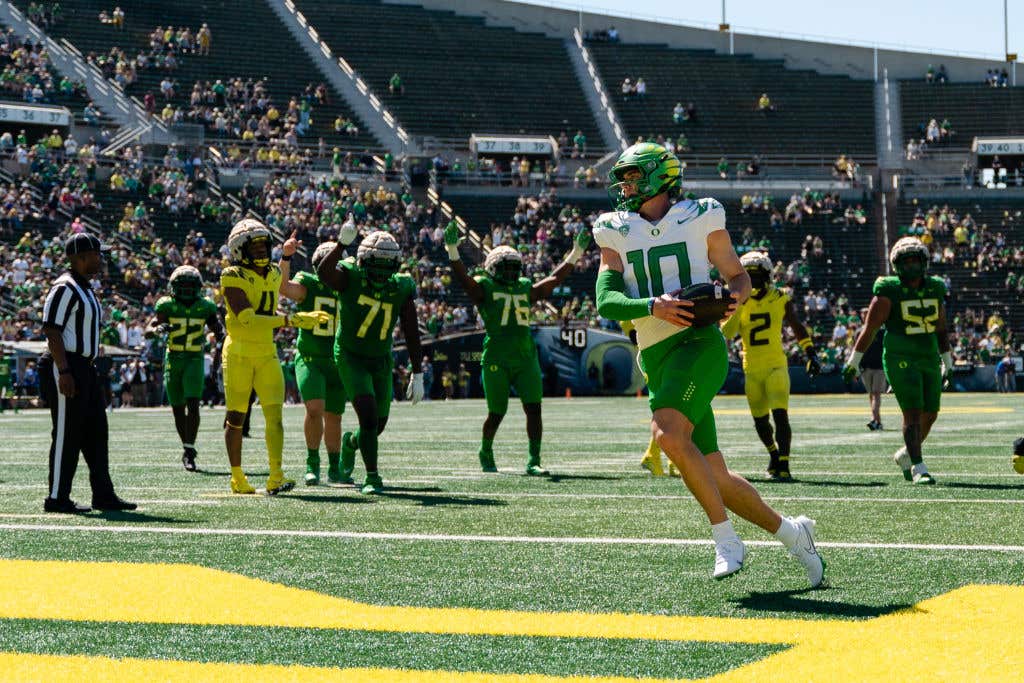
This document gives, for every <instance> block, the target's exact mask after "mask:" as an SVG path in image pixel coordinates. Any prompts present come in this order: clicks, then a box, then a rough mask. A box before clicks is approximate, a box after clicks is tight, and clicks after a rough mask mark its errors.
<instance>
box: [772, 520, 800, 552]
mask: <svg viewBox="0 0 1024 683" xmlns="http://www.w3.org/2000/svg"><path fill="white" fill-rule="evenodd" d="M775 538H777V539H779V540H780V541H782V545H784V546H786V547H787V548H792V547H793V546H795V545H796V541H797V539H798V538H800V528H799V527H798V526H797V525H796V524H795V523H794V522H793V520H791V519H790V518H789V517H783V518H782V524H780V525H779V530H778V531H776V532H775Z"/></svg>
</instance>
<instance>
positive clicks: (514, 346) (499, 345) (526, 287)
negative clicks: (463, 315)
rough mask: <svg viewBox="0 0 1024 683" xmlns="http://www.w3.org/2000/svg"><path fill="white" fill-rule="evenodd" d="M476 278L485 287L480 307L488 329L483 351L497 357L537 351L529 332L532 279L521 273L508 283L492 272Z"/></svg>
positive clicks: (512, 356) (479, 309)
mask: <svg viewBox="0 0 1024 683" xmlns="http://www.w3.org/2000/svg"><path fill="white" fill-rule="evenodd" d="M473 279H474V280H476V281H477V283H478V284H479V285H480V288H481V289H482V290H483V300H482V301H481V302H480V304H479V305H478V306H477V310H478V311H479V312H480V317H481V318H483V321H484V329H485V330H486V332H487V336H486V337H484V353H485V354H487V355H488V356H489V357H490V358H491V359H494V360H504V359H515V358H525V357H530V356H532V355H534V354H535V353H536V345H535V344H534V341H533V337H532V336H531V335H530V291H531V290H532V289H533V283H532V282H531V281H530V279H529V278H525V277H521V278H519V279H518V280H516V281H515V282H511V283H508V284H504V283H501V282H498V281H497V280H495V279H494V278H492V277H491V276H490V275H478V276H476V277H475V278H473Z"/></svg>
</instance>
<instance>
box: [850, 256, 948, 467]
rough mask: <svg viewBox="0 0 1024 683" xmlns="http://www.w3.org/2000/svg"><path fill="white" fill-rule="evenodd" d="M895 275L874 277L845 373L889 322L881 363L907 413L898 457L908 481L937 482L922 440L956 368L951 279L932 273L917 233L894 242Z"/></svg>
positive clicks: (852, 369)
mask: <svg viewBox="0 0 1024 683" xmlns="http://www.w3.org/2000/svg"><path fill="white" fill-rule="evenodd" d="M889 263H890V265H892V270H893V272H894V273H896V275H895V276H887V277H880V278H878V279H877V280H876V281H875V286H874V289H873V293H874V295H875V296H874V298H873V299H872V300H871V304H870V305H869V306H868V315H867V320H865V321H864V327H862V328H861V331H860V334H859V335H858V336H857V341H856V343H854V345H853V352H852V353H851V354H850V358H849V360H848V361H847V365H846V368H844V371H843V374H844V375H845V376H846V378H847V379H852V378H853V376H855V375H858V374H860V361H861V358H862V357H863V355H864V352H865V351H867V349H868V347H869V346H870V345H871V342H872V340H874V338H875V334H876V333H877V332H878V329H879V328H880V327H881V326H882V325H883V324H884V325H885V342H884V345H883V347H882V368H883V369H884V370H885V377H886V379H887V380H889V385H890V386H892V392H893V393H894V394H895V395H896V402H897V403H899V404H900V411H901V412H902V413H903V443H904V446H903V448H900V449H899V450H898V451H896V453H895V454H894V455H893V460H895V461H896V464H897V465H899V467H900V469H901V470H903V476H904V478H906V479H907V481H912V482H914V483H915V484H934V483H935V479H934V478H933V477H932V476H931V474H929V472H928V468H927V467H926V466H925V464H924V462H923V460H922V457H921V445H922V444H923V443H924V440H925V439H926V438H928V433H929V432H930V431H931V428H932V425H933V424H935V418H937V417H938V416H939V402H940V399H941V396H942V384H943V382H944V379H945V377H946V376H948V374H949V372H950V371H951V370H952V369H953V357H952V355H951V354H950V352H949V336H948V335H947V334H946V305H945V300H946V285H945V283H944V282H943V281H942V280H941V279H940V278H937V277H929V276H928V275H927V272H928V248H927V247H926V246H925V245H924V244H923V243H922V242H921V240H919V239H918V238H916V237H903V238H901V239H900V240H898V241H897V242H896V244H894V245H893V246H892V249H891V250H890V252H889Z"/></svg>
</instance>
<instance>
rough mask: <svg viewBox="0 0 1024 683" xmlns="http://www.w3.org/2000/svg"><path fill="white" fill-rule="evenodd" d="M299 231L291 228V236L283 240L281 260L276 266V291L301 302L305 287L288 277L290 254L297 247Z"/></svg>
mask: <svg viewBox="0 0 1024 683" xmlns="http://www.w3.org/2000/svg"><path fill="white" fill-rule="evenodd" d="M298 235H299V231H298V230H292V234H291V236H290V237H289V238H288V239H287V240H285V242H284V244H283V245H282V246H281V262H280V263H279V264H278V267H279V268H280V269H281V286H280V287H279V288H278V292H279V293H280V294H281V296H286V297H288V298H289V299H291V300H292V301H294V302H295V303H302V300H303V299H305V298H306V288H305V287H304V286H303V285H301V284H299V283H298V282H295V281H294V280H291V279H289V278H290V277H291V272H292V256H294V255H295V251H296V250H297V249H298V248H299V237H298Z"/></svg>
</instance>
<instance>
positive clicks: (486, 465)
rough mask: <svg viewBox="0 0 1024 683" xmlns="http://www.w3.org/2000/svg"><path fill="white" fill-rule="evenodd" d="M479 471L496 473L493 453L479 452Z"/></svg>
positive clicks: (496, 468)
mask: <svg viewBox="0 0 1024 683" xmlns="http://www.w3.org/2000/svg"><path fill="white" fill-rule="evenodd" d="M478 455H479V456H480V469H482V470H483V471H484V472H497V471H498V467H497V466H496V465H495V464H494V453H487V452H485V451H480V453H478Z"/></svg>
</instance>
